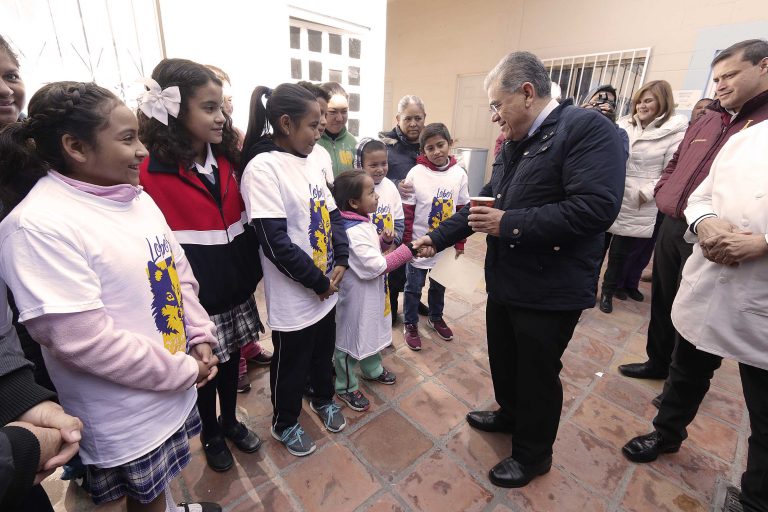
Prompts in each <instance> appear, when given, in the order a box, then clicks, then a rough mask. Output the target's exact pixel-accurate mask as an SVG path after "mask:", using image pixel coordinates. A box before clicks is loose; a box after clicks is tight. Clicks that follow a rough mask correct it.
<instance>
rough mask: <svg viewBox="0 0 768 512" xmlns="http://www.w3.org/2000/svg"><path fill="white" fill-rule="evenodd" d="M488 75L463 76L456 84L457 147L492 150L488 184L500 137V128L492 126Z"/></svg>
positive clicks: (460, 76) (493, 124)
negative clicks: (484, 85) (495, 143)
mask: <svg viewBox="0 0 768 512" xmlns="http://www.w3.org/2000/svg"><path fill="white" fill-rule="evenodd" d="M484 79H485V74H476V75H459V77H458V79H457V81H456V105H455V106H454V111H453V131H454V134H453V137H454V140H455V141H456V142H455V146H454V147H458V148H484V149H487V150H488V158H487V161H486V166H485V180H484V182H485V181H487V180H488V179H489V178H490V170H491V164H493V146H494V142H495V141H496V137H498V136H499V129H498V125H497V124H495V123H491V114H490V112H488V94H487V93H486V91H485V89H484V88H483V80H484Z"/></svg>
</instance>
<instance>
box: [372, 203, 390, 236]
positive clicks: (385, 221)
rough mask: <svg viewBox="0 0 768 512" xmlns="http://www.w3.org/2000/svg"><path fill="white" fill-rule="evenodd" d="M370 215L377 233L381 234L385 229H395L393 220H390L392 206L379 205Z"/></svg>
mask: <svg viewBox="0 0 768 512" xmlns="http://www.w3.org/2000/svg"><path fill="white" fill-rule="evenodd" d="M372 217H373V218H372V219H371V222H373V225H374V226H376V232H377V233H378V234H381V232H382V231H384V230H385V229H392V230H394V229H395V221H394V220H392V207H391V206H390V205H388V204H384V205H379V206H378V207H377V208H376V213H374V214H373V215H372Z"/></svg>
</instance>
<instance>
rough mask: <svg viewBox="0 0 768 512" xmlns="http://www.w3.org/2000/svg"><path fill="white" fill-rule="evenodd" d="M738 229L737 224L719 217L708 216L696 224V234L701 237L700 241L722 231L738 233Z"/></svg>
mask: <svg viewBox="0 0 768 512" xmlns="http://www.w3.org/2000/svg"><path fill="white" fill-rule="evenodd" d="M738 231H739V228H738V227H737V226H736V225H734V224H731V223H730V222H728V221H727V220H724V219H719V218H717V217H707V218H706V219H704V220H702V221H701V222H699V224H698V225H697V226H696V234H697V235H698V237H699V242H704V241H705V240H707V239H708V238H712V237H713V236H715V235H720V234H722V233H736V232H738ZM702 247H703V246H702Z"/></svg>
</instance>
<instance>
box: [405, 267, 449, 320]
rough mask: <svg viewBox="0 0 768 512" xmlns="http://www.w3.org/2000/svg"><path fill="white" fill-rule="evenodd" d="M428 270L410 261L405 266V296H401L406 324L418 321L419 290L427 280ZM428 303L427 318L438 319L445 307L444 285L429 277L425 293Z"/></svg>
mask: <svg viewBox="0 0 768 512" xmlns="http://www.w3.org/2000/svg"><path fill="white" fill-rule="evenodd" d="M427 272H428V270H427V269H425V268H416V267H414V266H413V265H411V264H410V263H408V264H407V265H406V267H405V273H406V281H405V294H404V295H405V296H404V298H403V317H404V320H405V323H406V324H417V323H419V301H420V300H421V290H422V288H424V283H425V282H426V280H427ZM427 298H428V304H429V318H430V319H432V320H440V319H442V318H443V307H445V286H443V285H441V284H440V283H438V282H437V281H435V280H434V279H432V278H431V277H430V278H429V292H428V294H427Z"/></svg>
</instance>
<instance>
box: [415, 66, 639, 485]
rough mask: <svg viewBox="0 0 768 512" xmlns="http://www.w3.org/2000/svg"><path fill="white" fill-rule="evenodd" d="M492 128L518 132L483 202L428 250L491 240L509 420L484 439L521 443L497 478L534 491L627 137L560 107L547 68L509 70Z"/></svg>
mask: <svg viewBox="0 0 768 512" xmlns="http://www.w3.org/2000/svg"><path fill="white" fill-rule="evenodd" d="M485 87H486V89H487V91H488V99H489V102H490V109H491V111H492V112H493V115H492V118H491V119H492V121H493V122H497V123H498V124H499V126H500V127H501V128H505V127H506V129H507V130H508V131H509V137H508V140H507V141H506V142H505V143H504V147H503V149H502V152H501V153H500V154H499V157H498V158H497V160H496V162H495V163H494V165H493V173H492V176H491V180H490V182H489V183H487V184H486V185H485V187H483V190H482V191H481V193H480V195H481V196H489V197H493V198H495V204H494V207H493V208H491V207H485V206H478V207H473V208H471V209H470V208H469V207H466V208H464V209H462V210H461V211H460V212H458V213H456V214H455V215H454V216H453V217H451V218H450V219H449V220H447V221H446V222H444V223H443V224H441V225H440V227H439V228H438V229H436V230H435V231H432V232H431V233H430V234H429V235H427V236H426V237H423V238H421V239H419V242H420V243H423V244H425V245H433V246H434V247H435V249H436V250H442V249H444V248H446V247H449V246H451V245H453V244H454V243H455V242H456V241H458V240H461V239H462V238H465V237H467V236H469V235H471V234H472V233H473V231H474V232H483V233H486V234H487V238H486V240H487V244H488V250H487V254H486V259H485V278H486V286H487V290H488V305H487V308H486V322H487V329H488V357H489V360H490V366H491V376H492V379H493V388H494V393H495V398H496V401H497V402H498V404H499V409H498V410H497V411H473V412H470V413H469V414H468V415H467V421H468V423H469V424H470V425H471V426H473V427H474V428H477V429H480V430H484V431H488V432H509V433H511V434H512V435H513V438H514V444H513V448H512V456H511V457H508V458H506V459H504V460H502V461H501V462H500V463H499V464H497V465H496V466H495V467H494V468H493V469H491V471H490V474H489V477H490V480H491V482H492V483H494V484H495V485H499V486H503V487H522V486H524V485H526V484H528V482H530V481H531V480H532V479H533V478H535V477H536V476H538V475H541V474H544V473H546V472H547V471H549V469H550V466H551V464H552V445H553V444H554V441H555V437H556V435H557V427H558V423H559V420H560V410H561V408H562V400H563V389H562V385H561V383H560V370H561V369H562V363H561V362H560V358H561V356H562V354H563V352H564V351H565V348H566V347H567V345H568V342H569V341H570V339H571V336H572V334H573V331H574V328H575V327H576V322H577V321H578V319H579V316H580V315H581V312H582V310H584V309H585V308H591V307H594V305H595V287H596V286H597V279H598V267H599V265H600V260H601V257H602V253H603V233H604V232H605V230H607V229H608V227H609V226H610V225H611V224H612V223H613V221H614V219H615V218H616V216H617V215H618V212H619V207H620V205H621V199H622V194H623V191H624V173H625V167H624V155H623V148H622V142H621V140H620V139H619V136H618V134H617V132H616V128H615V127H614V125H613V123H611V122H610V121H609V120H608V119H607V118H605V117H604V116H602V115H600V114H599V113H598V112H596V111H594V110H587V109H582V108H577V107H574V106H573V104H572V102H571V101H570V100H569V101H565V102H563V104H561V105H559V104H558V103H557V101H555V100H553V99H552V98H550V80H549V75H548V74H547V72H546V70H545V68H544V66H543V64H542V63H541V61H540V60H539V59H538V58H537V57H536V56H535V55H532V54H530V53H528V52H514V53H511V54H509V55H507V56H506V57H505V58H504V59H502V60H501V61H500V62H499V64H498V65H497V66H496V67H495V68H494V69H493V70H492V71H491V72H490V73H489V74H488V76H487V77H486V81H485Z"/></svg>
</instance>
